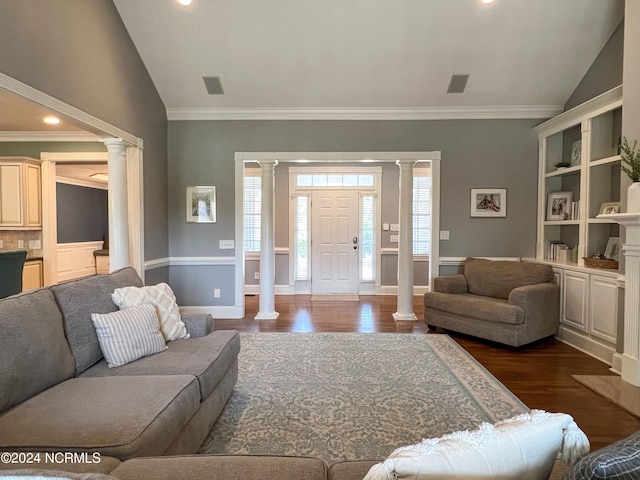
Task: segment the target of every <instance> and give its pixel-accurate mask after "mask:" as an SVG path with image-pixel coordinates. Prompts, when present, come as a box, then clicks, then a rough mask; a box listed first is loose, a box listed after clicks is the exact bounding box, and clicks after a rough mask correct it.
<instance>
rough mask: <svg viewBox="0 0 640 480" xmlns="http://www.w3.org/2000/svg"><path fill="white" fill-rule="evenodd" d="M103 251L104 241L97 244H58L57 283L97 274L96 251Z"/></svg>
mask: <svg viewBox="0 0 640 480" xmlns="http://www.w3.org/2000/svg"><path fill="white" fill-rule="evenodd" d="M100 249H102V240H100V241H97V242H95V241H94V242H73V243H58V245H57V247H56V256H57V258H58V261H57V272H56V280H57V282H64V281H67V280H73V279H75V278H81V277H86V276H89V275H94V274H95V273H96V260H95V257H94V256H93V252H94V251H95V250H100Z"/></svg>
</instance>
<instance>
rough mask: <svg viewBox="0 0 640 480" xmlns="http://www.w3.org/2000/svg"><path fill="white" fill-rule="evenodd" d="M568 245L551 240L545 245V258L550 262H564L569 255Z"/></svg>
mask: <svg viewBox="0 0 640 480" xmlns="http://www.w3.org/2000/svg"><path fill="white" fill-rule="evenodd" d="M569 250H571V249H570V248H569V245H567V244H566V243H564V242H563V241H561V240H551V241H549V242H548V244H547V258H548V259H549V260H552V261H557V262H566V261H567V260H568V259H569V257H570V255H569Z"/></svg>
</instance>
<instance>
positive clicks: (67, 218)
mask: <svg viewBox="0 0 640 480" xmlns="http://www.w3.org/2000/svg"><path fill="white" fill-rule="evenodd" d="M107 194H108V192H107V191H106V190H101V189H98V188H89V187H81V186H78V185H69V184H66V183H56V197H57V198H56V200H57V201H56V209H57V223H58V243H75V242H93V241H99V240H102V238H103V236H106V235H107V233H108V232H109V215H108V198H107V197H108V195H107Z"/></svg>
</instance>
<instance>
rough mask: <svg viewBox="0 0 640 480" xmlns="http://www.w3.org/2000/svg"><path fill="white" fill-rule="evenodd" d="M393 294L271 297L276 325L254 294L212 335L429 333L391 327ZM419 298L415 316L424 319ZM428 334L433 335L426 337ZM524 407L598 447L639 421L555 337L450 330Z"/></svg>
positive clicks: (593, 363) (592, 368)
mask: <svg viewBox="0 0 640 480" xmlns="http://www.w3.org/2000/svg"><path fill="white" fill-rule="evenodd" d="M396 307H397V305H396V297H394V296H361V297H360V302H312V301H311V297H310V296H309V295H296V296H277V297H276V311H278V312H279V313H280V316H279V317H278V319H277V320H269V321H255V320H253V318H254V317H255V315H256V313H257V312H258V296H247V297H246V316H245V317H244V318H243V319H239V320H224V319H216V321H215V328H216V330H227V329H235V330H239V331H242V332H365V333H374V332H375V333H379V332H380V333H387V332H398V333H417V334H427V329H426V326H425V324H424V322H423V321H422V320H419V321H417V322H395V321H394V320H393V318H392V317H391V315H392V314H393V312H395V311H396V309H397V308H396ZM423 310H424V307H423V305H422V298H421V297H419V296H416V297H415V302H414V312H415V313H416V315H417V316H418V318H419V319H422V317H423ZM428 334H430V335H431V334H432V333H428ZM450 335H451V336H452V337H453V338H454V339H455V340H456V342H458V344H460V345H461V346H462V347H463V348H464V349H466V350H467V351H468V352H469V353H470V354H471V355H472V356H473V357H474V358H475V359H476V360H477V361H478V362H480V363H481V364H482V365H483V366H484V367H485V368H486V369H487V370H489V371H490V372H491V373H492V374H493V375H494V376H495V377H496V378H498V380H500V381H501V382H502V383H503V384H504V385H505V386H506V387H507V388H508V389H509V390H511V391H512V392H513V393H514V394H515V395H516V396H518V398H520V400H522V401H523V402H524V403H525V404H526V405H527V406H528V407H529V408H537V409H542V410H547V411H549V412H564V413H568V414H570V415H572V416H573V418H574V419H575V421H576V423H577V424H578V425H579V426H580V428H582V430H584V432H585V433H586V434H587V436H588V437H589V440H590V442H591V448H592V450H595V449H597V448H601V447H603V446H605V445H608V444H610V443H612V442H614V441H616V440H619V439H622V438H624V437H626V436H628V435H631V434H632V433H633V432H636V431H638V430H640V419H638V418H636V417H634V416H633V415H631V414H629V413H627V412H626V411H624V410H622V409H621V408H619V407H617V406H615V405H614V404H612V403H610V402H609V401H608V400H606V399H605V398H603V397H601V396H600V395H598V394H596V393H594V392H593V391H591V390H589V389H588V388H586V387H584V386H582V385H581V384H579V383H578V382H576V381H575V380H574V379H573V378H572V377H571V375H611V374H612V373H611V372H610V371H609V366H608V365H606V364H604V363H602V362H600V361H598V360H596V359H594V358H592V357H590V356H589V355H586V354H584V353H582V352H580V351H579V350H576V349H575V348H572V347H570V346H568V345H566V344H564V343H562V342H559V341H557V340H555V339H547V340H542V341H540V342H536V343H534V344H531V345H529V346H525V347H522V348H520V349H514V348H507V347H504V346H501V345H497V344H493V343H491V342H486V341H483V340H479V339H475V338H472V337H468V336H464V335H459V334H455V333H450Z"/></svg>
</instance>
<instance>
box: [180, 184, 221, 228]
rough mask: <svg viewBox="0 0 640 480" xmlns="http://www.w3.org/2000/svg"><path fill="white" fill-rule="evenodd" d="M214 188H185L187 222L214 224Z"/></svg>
mask: <svg viewBox="0 0 640 480" xmlns="http://www.w3.org/2000/svg"><path fill="white" fill-rule="evenodd" d="M215 221H216V187H187V222H193V223H215Z"/></svg>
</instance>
